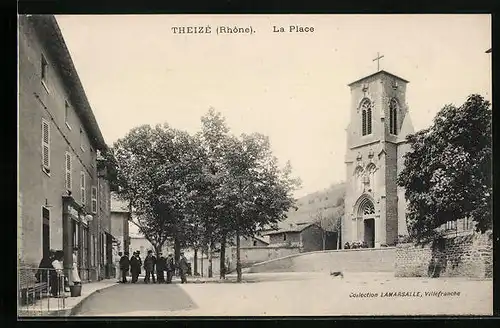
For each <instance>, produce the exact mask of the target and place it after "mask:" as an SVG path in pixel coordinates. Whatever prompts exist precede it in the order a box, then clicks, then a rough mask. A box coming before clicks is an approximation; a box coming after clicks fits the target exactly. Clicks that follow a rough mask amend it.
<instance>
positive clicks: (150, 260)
mask: <svg viewBox="0 0 500 328" xmlns="http://www.w3.org/2000/svg"><path fill="white" fill-rule="evenodd" d="M155 265H156V258H155V257H154V256H153V251H152V250H149V251H148V255H147V256H146V258H145V259H144V270H146V276H145V277H144V282H145V283H146V284H149V281H150V278H151V276H153V284H154V283H155V282H156V281H155V280H156V279H155V274H154V269H155Z"/></svg>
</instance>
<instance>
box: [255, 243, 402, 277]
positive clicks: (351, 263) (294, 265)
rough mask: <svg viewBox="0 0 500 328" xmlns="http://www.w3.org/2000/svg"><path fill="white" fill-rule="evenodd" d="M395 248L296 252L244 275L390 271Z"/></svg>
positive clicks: (265, 263) (393, 260)
mask: <svg viewBox="0 0 500 328" xmlns="http://www.w3.org/2000/svg"><path fill="white" fill-rule="evenodd" d="M395 260H396V248H395V247H382V248H364V249H343V250H333V251H319V252H309V253H300V254H296V255H291V256H287V257H284V258H280V259H276V260H271V261H267V262H263V263H258V264H255V265H253V266H251V267H250V268H249V270H248V272H251V273H257V272H331V271H345V272H394V262H395Z"/></svg>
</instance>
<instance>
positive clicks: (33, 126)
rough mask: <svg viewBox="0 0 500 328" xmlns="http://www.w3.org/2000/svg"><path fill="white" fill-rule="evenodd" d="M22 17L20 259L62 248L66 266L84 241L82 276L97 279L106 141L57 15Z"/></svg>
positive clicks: (101, 259) (105, 222)
mask: <svg viewBox="0 0 500 328" xmlns="http://www.w3.org/2000/svg"><path fill="white" fill-rule="evenodd" d="M18 22H19V23H18V29H19V41H18V43H19V99H18V101H19V103H18V106H19V107H18V120H19V121H18V124H19V128H18V149H19V158H18V170H19V171H18V176H19V182H18V240H19V242H18V258H19V260H20V262H21V263H23V265H24V264H26V265H38V263H39V262H40V260H41V258H42V257H43V256H44V255H45V256H46V255H47V254H48V251H49V250H50V249H54V250H63V251H64V254H65V258H64V265H65V268H66V269H67V270H69V269H70V267H71V265H72V252H73V247H74V246H79V252H78V261H79V267H80V271H81V275H82V279H83V280H86V279H98V278H99V277H101V276H102V273H103V271H102V268H103V267H105V265H106V261H105V258H106V256H105V252H106V251H105V249H106V241H105V239H106V237H105V236H106V233H108V232H109V222H110V221H109V220H110V215H109V186H108V184H107V181H106V175H105V172H104V173H103V170H100V169H99V166H100V164H99V160H98V154H99V152H100V151H106V149H107V146H106V143H105V142H104V138H103V136H102V134H101V131H100V129H99V126H98V124H97V122H96V119H95V117H94V114H93V112H92V109H91V108H90V105H89V103H88V100H87V97H86V95H85V92H84V90H83V87H82V85H81V82H80V80H79V78H78V74H77V72H76V69H75V67H74V65H73V62H72V60H71V56H70V54H69V51H68V49H67V47H66V45H65V42H64V39H63V37H62V34H61V31H60V29H59V27H58V25H57V22H56V20H55V18H54V17H53V16H51V15H43V16H38V15H30V16H19V20H18ZM104 171H105V170H104Z"/></svg>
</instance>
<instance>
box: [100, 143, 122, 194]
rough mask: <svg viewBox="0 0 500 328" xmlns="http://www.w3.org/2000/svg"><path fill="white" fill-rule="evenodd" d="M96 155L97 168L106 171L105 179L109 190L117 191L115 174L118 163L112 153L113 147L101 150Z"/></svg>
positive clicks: (116, 173)
mask: <svg viewBox="0 0 500 328" xmlns="http://www.w3.org/2000/svg"><path fill="white" fill-rule="evenodd" d="M99 155H100V156H98V158H99V160H98V161H97V168H98V169H99V170H100V171H101V170H104V171H105V172H106V176H105V178H106V180H108V181H109V187H110V189H111V191H118V188H119V187H118V184H117V176H118V163H117V162H116V158H115V156H114V153H113V149H111V148H108V149H106V150H104V151H101V152H100V153H99Z"/></svg>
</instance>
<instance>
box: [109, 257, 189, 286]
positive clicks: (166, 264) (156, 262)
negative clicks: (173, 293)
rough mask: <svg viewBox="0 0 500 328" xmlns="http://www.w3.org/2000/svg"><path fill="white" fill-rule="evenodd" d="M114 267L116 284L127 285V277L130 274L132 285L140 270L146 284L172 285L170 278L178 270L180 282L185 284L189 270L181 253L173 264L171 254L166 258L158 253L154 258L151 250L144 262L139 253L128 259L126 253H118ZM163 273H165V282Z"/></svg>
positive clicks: (136, 279)
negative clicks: (143, 273)
mask: <svg viewBox="0 0 500 328" xmlns="http://www.w3.org/2000/svg"><path fill="white" fill-rule="evenodd" d="M115 266H116V278H117V281H118V282H120V283H127V276H128V275H129V272H130V275H131V277H132V283H134V284H135V283H136V282H137V281H138V279H139V275H140V274H141V268H143V269H144V271H145V276H144V283H146V284H148V283H150V282H151V281H152V282H153V284H154V283H156V281H158V283H159V284H162V283H167V284H170V283H172V278H173V276H174V274H175V271H176V269H178V272H179V276H180V278H181V282H182V283H183V284H184V283H186V282H187V278H186V275H187V273H188V270H189V264H188V261H187V259H186V257H185V256H184V253H183V252H181V256H180V259H179V262H178V263H175V261H174V257H173V256H172V254H171V253H170V254H168V256H167V257H164V256H163V255H162V253H158V257H156V256H155V255H154V254H153V251H152V250H149V251H148V254H147V256H146V257H145V258H144V261H143V260H142V259H141V256H140V252H139V251H135V252H134V253H133V254H132V256H131V257H130V258H129V253H128V252H125V254H123V253H122V252H119V253H118V257H117V258H116V260H115ZM165 272H166V273H167V279H166V280H165ZM155 274H156V276H155Z"/></svg>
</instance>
